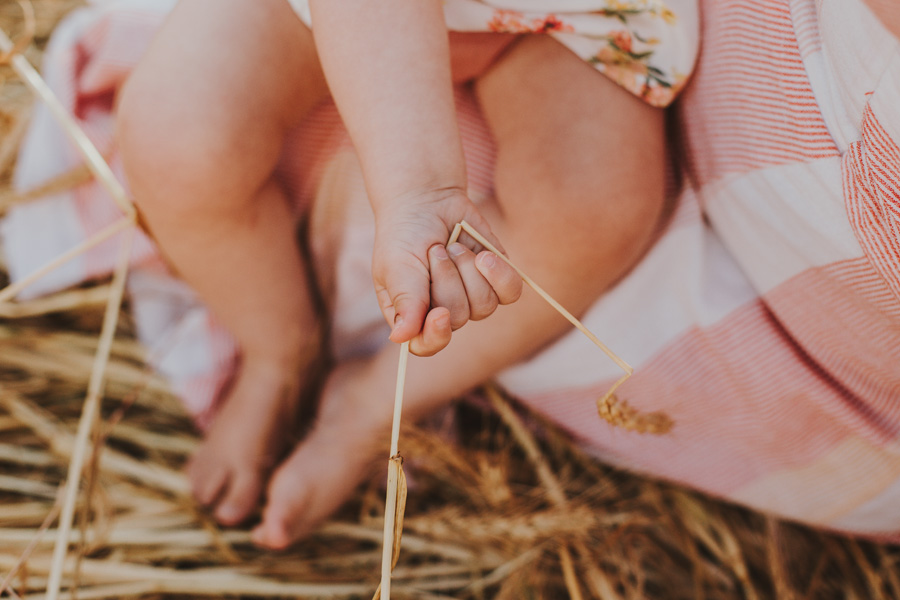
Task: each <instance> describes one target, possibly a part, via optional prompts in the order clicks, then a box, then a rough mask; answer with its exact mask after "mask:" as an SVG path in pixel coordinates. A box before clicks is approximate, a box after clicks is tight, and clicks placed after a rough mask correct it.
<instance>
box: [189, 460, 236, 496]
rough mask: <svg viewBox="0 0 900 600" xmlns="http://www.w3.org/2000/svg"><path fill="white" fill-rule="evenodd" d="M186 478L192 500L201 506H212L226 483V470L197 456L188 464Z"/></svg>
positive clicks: (222, 466)
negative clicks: (189, 483) (189, 484)
mask: <svg viewBox="0 0 900 600" xmlns="http://www.w3.org/2000/svg"><path fill="white" fill-rule="evenodd" d="M187 476H188V479H189V480H190V482H191V493H192V494H193V495H194V499H195V500H196V501H197V502H198V503H200V504H202V505H203V506H210V505H212V504H213V503H214V502H215V501H216V499H217V498H218V497H219V496H220V495H221V494H222V491H223V490H224V489H225V485H226V484H227V483H228V469H226V468H225V466H224V465H221V464H216V463H210V462H209V461H206V460H204V457H203V456H202V455H199V454H198V455H197V456H195V457H194V458H193V459H192V460H191V462H190V463H189V464H188V466H187Z"/></svg>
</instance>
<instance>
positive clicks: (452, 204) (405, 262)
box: [372, 188, 522, 356]
mask: <svg viewBox="0 0 900 600" xmlns="http://www.w3.org/2000/svg"><path fill="white" fill-rule="evenodd" d="M460 221H466V222H467V223H469V225H471V226H472V227H473V228H474V229H475V230H476V231H477V232H478V233H480V234H481V235H483V236H484V237H485V238H486V239H487V240H488V241H489V242H490V243H491V244H493V245H494V246H495V247H496V248H497V249H499V250H501V251H502V247H501V246H500V243H499V241H498V240H497V239H496V238H495V237H494V234H493V233H492V232H491V228H490V226H489V225H488V223H487V221H485V220H484V218H483V217H482V216H481V214H480V213H479V212H478V210H477V209H476V207H475V205H474V204H473V203H472V201H471V200H469V198H468V196H467V195H466V194H465V193H464V192H463V191H462V190H460V189H456V188H453V189H443V190H435V191H428V192H424V193H417V194H415V195H411V196H406V197H400V198H396V199H394V200H393V201H391V202H387V203H383V204H381V205H380V207H379V208H378V210H377V211H376V214H375V253H374V257H373V264H372V274H373V278H374V280H375V292H376V294H377V296H378V303H379V305H380V306H381V311H382V313H383V314H384V318H385V319H386V320H387V322H388V324H389V325H390V326H391V337H390V339H391V340H392V341H394V342H397V343H401V342H406V341H408V342H409V343H410V344H409V348H410V351H411V352H412V353H413V354H417V355H419V356H430V355H432V354H435V353H437V352H438V351H440V350H441V349H443V348H444V347H445V346H446V345H447V344H449V343H450V336H451V332H452V331H454V330H456V329H459V328H460V327H462V326H463V325H465V324H466V322H467V321H469V320H472V321H478V320H480V319H484V318H486V317H487V316H489V315H490V314H491V313H493V312H494V310H496V308H497V306H499V305H500V304H510V303H512V302H515V301H516V300H517V299H518V298H519V295H520V294H521V292H522V279H521V278H520V277H519V276H518V274H517V273H516V272H515V270H513V268H512V267H510V266H509V265H507V264H506V263H505V262H504V261H502V260H500V259H499V258H498V257H497V256H495V255H494V253H493V252H491V251H489V250H486V249H485V248H484V247H482V246H481V244H479V243H478V241H477V240H475V239H474V238H472V237H471V236H469V235H468V234H467V233H465V232H462V233H461V235H460V237H459V239H458V240H457V241H456V242H454V243H452V244H450V245H449V246H445V244H446V243H447V240H448V238H449V237H450V233H451V232H452V231H453V228H454V226H455V225H456V224H457V223H459V222H460Z"/></svg>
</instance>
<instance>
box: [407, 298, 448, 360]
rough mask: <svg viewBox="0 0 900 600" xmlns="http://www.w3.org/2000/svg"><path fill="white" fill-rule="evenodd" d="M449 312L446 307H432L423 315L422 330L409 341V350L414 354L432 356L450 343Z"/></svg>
mask: <svg viewBox="0 0 900 600" xmlns="http://www.w3.org/2000/svg"><path fill="white" fill-rule="evenodd" d="M450 336H451V329H450V313H449V311H448V310H447V309H446V308H443V307H438V308H433V309H431V310H430V311H429V312H428V316H426V317H425V325H424V326H423V327H422V332H421V333H419V335H417V336H416V337H414V338H413V339H412V340H410V342H409V351H410V352H412V353H413V354H415V355H416V356H432V355H434V354H437V353H438V352H440V351H441V350H443V349H444V348H446V347H447V344H449V343H450Z"/></svg>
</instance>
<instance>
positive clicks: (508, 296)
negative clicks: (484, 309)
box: [475, 250, 523, 304]
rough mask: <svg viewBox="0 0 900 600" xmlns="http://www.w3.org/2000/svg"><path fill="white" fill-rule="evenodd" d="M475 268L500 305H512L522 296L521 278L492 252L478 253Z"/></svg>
mask: <svg viewBox="0 0 900 600" xmlns="http://www.w3.org/2000/svg"><path fill="white" fill-rule="evenodd" d="M475 266H476V268H477V269H478V272H479V273H481V275H482V276H483V277H484V278H485V279H486V280H487V282H488V283H489V284H490V286H491V289H492V290H493V291H494V294H496V295H497V301H498V302H499V303H500V304H512V303H513V302H515V301H516V300H518V299H519V296H521V295H522V285H523V282H522V277H521V276H520V275H519V274H518V273H516V271H515V269H513V268H512V267H511V266H509V265H508V264H507V263H506V262H505V261H503V260H501V259H500V258H499V257H498V256H497V255H496V254H494V253H493V252H491V251H489V250H484V251H482V252H479V253H478V256H477V257H476V258H475Z"/></svg>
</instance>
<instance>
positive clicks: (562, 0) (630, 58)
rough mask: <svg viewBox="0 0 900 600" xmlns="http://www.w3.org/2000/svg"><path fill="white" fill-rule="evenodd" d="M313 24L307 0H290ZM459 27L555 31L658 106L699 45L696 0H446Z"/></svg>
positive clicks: (670, 95) (676, 87) (450, 20)
mask: <svg viewBox="0 0 900 600" xmlns="http://www.w3.org/2000/svg"><path fill="white" fill-rule="evenodd" d="M289 1H290V3H291V5H292V6H293V7H294V9H295V10H296V12H297V14H298V15H299V16H300V18H301V19H302V20H303V21H304V22H305V23H306V24H307V25H311V18H310V14H309V7H308V4H307V0H289ZM444 15H445V17H446V20H447V27H448V28H449V29H451V30H452V31H488V32H496V33H516V34H529V33H543V34H547V35H551V36H553V37H554V38H556V39H557V40H558V41H559V42H560V43H562V44H563V45H564V46H566V47H567V48H569V49H570V50H571V51H572V52H574V53H575V54H577V55H578V56H579V57H581V58H582V59H584V60H585V61H586V62H588V63H589V64H591V65H593V66H594V67H595V68H596V69H597V70H598V71H600V72H601V73H603V74H604V75H606V76H607V77H609V78H610V79H612V80H613V81H615V82H616V83H617V84H619V85H621V86H622V87H624V88H625V89H626V90H628V91H629V92H631V93H632V94H634V95H635V96H638V97H639V98H642V99H643V100H644V101H645V102H647V103H649V104H651V105H653V106H667V105H668V104H670V103H671V102H672V100H674V99H675V97H676V96H677V95H678V92H679V91H681V89H682V87H684V84H685V83H686V81H687V78H688V75H690V73H691V71H692V70H693V66H694V60H695V58H696V55H697V48H698V16H697V6H696V1H695V0H445V1H444Z"/></svg>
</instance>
